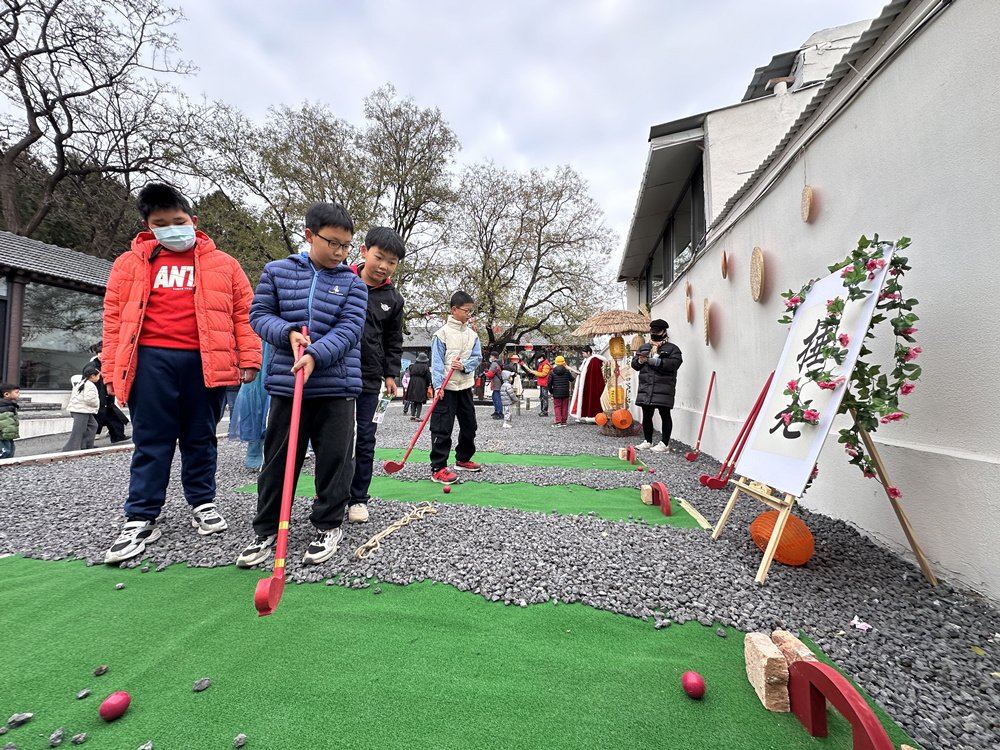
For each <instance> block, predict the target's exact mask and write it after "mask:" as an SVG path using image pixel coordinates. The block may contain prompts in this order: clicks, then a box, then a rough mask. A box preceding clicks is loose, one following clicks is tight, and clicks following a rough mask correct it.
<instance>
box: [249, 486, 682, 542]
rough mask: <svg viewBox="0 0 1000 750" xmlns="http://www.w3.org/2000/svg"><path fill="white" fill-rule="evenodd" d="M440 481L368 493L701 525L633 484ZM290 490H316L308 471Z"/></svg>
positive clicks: (378, 488) (390, 497) (410, 499)
mask: <svg viewBox="0 0 1000 750" xmlns="http://www.w3.org/2000/svg"><path fill="white" fill-rule="evenodd" d="M237 489H238V490H239V491H243V492H256V491H257V485H256V484H248V485H247V486H246V487H239V488H237ZM442 490H443V487H442V485H440V484H437V483H435V482H432V481H431V480H429V479H421V480H419V481H416V482H402V481H399V480H397V479H392V478H391V477H373V478H372V483H371V487H370V488H369V493H370V494H371V496H372V497H377V498H380V499H382V500H398V501H400V502H404V503H422V502H424V501H428V500H429V501H432V502H438V503H461V504H464V505H478V506H480V507H483V508H485V507H486V506H488V505H492V506H493V507H494V508H518V509H520V510H527V511H540V512H542V513H551V512H552V511H556V512H557V513H560V514H576V515H579V514H580V513H588V512H590V511H594V513H596V514H597V515H598V516H600V517H601V518H607V519H610V520H612V521H620V520H626V519H628V517H629V515H632V516H633V517H634V520H638V519H640V518H643V519H645V520H646V521H648V522H649V523H650V524H657V525H658V524H668V525H670V526H676V527H679V528H684V529H698V528H701V527H700V526H699V525H698V522H697V521H696V520H695V519H694V518H692V517H691V515H690V514H689V513H688V512H687V511H686V510H684V508H682V507H681V505H680V503H678V502H677V499H676V498H671V503H670V510H671V515H670V516H665V515H663V514H662V513H661V512H660V509H659V507H658V506H655V505H643V503H642V500H641V499H640V497H639V490H638V489H637V488H635V487H622V488H621V489H617V490H594V489H591V488H590V487H583V486H581V485H578V484H574V485H553V486H549V487H538V486H537V485H534V484H528V483H526V482H513V483H512V484H490V483H489V482H465V483H463V484H457V485H452V488H451V492H449V493H448V494H445V493H444V492H443V491H442ZM295 494H296V495H298V496H300V497H312V496H313V495H315V494H316V485H315V484H314V482H313V477H311V476H309V475H308V474H301V475H300V476H299V482H298V484H297V485H296V486H295Z"/></svg>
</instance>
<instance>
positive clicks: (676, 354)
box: [632, 341, 684, 408]
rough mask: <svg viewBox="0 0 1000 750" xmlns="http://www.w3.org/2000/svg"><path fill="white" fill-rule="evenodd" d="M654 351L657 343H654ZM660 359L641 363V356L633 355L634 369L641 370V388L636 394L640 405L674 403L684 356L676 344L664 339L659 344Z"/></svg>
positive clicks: (670, 405) (668, 405) (666, 404)
mask: <svg viewBox="0 0 1000 750" xmlns="http://www.w3.org/2000/svg"><path fill="white" fill-rule="evenodd" d="M653 347H654V348H653V353H655V352H656V345H655V344H654V345H653ZM659 353H660V356H659V358H658V359H648V360H646V361H645V362H643V363H642V364H640V363H639V356H638V355H636V356H634V357H632V369H633V370H637V371H638V372H639V389H638V390H637V391H636V394H635V403H636V404H637V405H638V406H666V407H667V408H671V407H673V405H674V391H675V390H676V388H677V369H678V368H679V367H680V366H681V362H683V361H684V360H683V358H682V357H681V350H680V349H679V348H678V347H677V345H676V344H671V343H670V342H669V341H664V342H663V343H661V344H660V346H659Z"/></svg>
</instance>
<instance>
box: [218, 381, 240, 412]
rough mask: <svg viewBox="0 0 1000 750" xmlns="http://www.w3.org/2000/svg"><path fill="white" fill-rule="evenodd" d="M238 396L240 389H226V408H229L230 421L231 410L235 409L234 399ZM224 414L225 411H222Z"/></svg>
mask: <svg viewBox="0 0 1000 750" xmlns="http://www.w3.org/2000/svg"><path fill="white" fill-rule="evenodd" d="M239 395H240V389H239V388H237V389H235V390H230V389H229V388H226V406H228V407H229V417H230V419H232V416H233V409H234V408H235V407H236V397H237V396H239ZM222 411H223V413H225V409H223V410H222Z"/></svg>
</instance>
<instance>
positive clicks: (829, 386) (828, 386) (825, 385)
mask: <svg viewBox="0 0 1000 750" xmlns="http://www.w3.org/2000/svg"><path fill="white" fill-rule="evenodd" d="M816 385H818V386H819V387H820V388H822V389H823V390H824V391H832V390H833V389H834V388H836V387H837V384H836V383H834V382H833V381H823V382H821V383H816Z"/></svg>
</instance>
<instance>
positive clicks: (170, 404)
mask: <svg viewBox="0 0 1000 750" xmlns="http://www.w3.org/2000/svg"><path fill="white" fill-rule="evenodd" d="M225 400H226V387H225V386H219V387H218V388H206V387H205V376H204V374H203V373H202V369H201V352H197V351H188V350H183V349H161V348H159V347H154V346H140V347H139V350H138V352H137V354H136V367H135V380H134V381H133V382H132V390H131V392H130V393H129V396H128V408H129V413H130V414H131V416H132V442H133V443H135V452H134V453H133V454H132V469H131V475H130V477H129V483H128V499H127V500H126V501H125V515H126V516H133V517H135V518H143V519H145V520H147V521H152V520H154V519H156V517H157V516H159V515H160V510H161V509H162V508H163V503H164V502H166V498H167V484H168V482H169V481H170V464H171V462H172V461H173V459H174V445H175V444H176V443H177V442H178V441H179V442H180V448H181V485H182V486H183V488H184V499H185V500H187V501H188V504H190V505H191V506H192V507H195V506H198V505H201V504H202V503H210V502H212V501H213V500H215V467H216V462H217V459H218V453H217V441H216V438H215V429H216V426H217V425H218V424H219V419H220V417H221V416H222V406H223V404H224V403H225Z"/></svg>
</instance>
